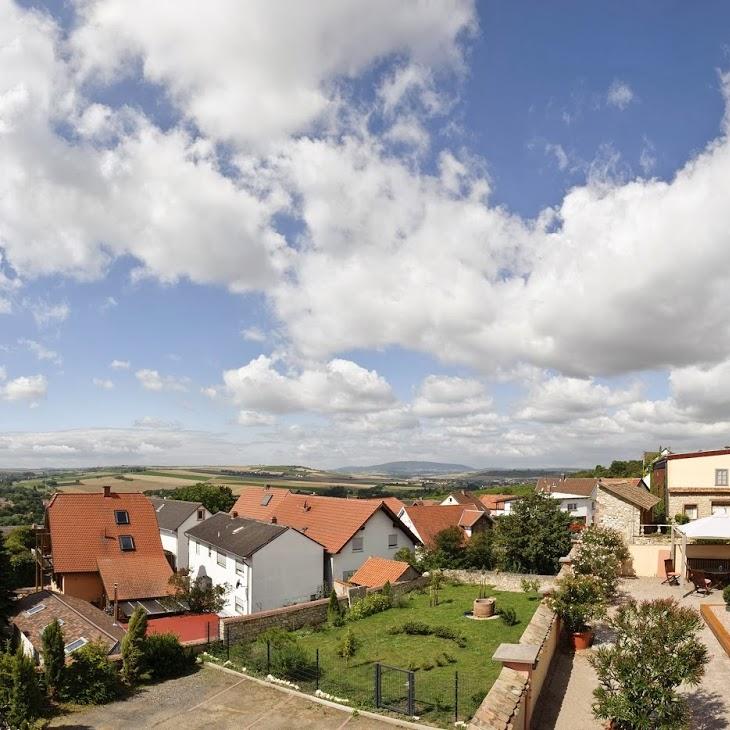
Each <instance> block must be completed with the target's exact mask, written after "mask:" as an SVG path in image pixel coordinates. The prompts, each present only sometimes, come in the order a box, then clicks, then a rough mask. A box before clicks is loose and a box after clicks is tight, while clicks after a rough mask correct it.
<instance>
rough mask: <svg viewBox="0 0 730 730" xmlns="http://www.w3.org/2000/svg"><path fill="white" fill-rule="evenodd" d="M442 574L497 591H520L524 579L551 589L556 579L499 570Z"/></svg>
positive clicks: (548, 576)
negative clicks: (482, 584)
mask: <svg viewBox="0 0 730 730" xmlns="http://www.w3.org/2000/svg"><path fill="white" fill-rule="evenodd" d="M442 572H443V574H444V575H445V576H446V577H447V578H452V579H455V580H459V581H461V582H462V583H473V584H475V585H479V584H480V583H486V584H487V585H490V586H494V587H495V588H496V589H497V590H498V591H521V590H522V580H523V579H525V578H527V579H532V580H536V581H537V582H538V583H539V584H540V588H551V587H552V585H553V584H554V583H555V578H556V576H554V575H533V574H532V573H503V572H501V571H499V570H444V571H442Z"/></svg>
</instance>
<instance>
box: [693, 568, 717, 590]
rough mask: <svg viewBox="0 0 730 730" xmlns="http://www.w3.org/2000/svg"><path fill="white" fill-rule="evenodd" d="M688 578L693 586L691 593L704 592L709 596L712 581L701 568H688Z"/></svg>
mask: <svg viewBox="0 0 730 730" xmlns="http://www.w3.org/2000/svg"><path fill="white" fill-rule="evenodd" d="M689 579H690V582H691V583H692V585H693V586H694V587H695V589H694V591H692V593H704V594H705V595H706V596H709V595H710V593H711V592H712V590H711V589H712V581H711V580H710V579H709V578H708V577H707V576H706V575H705V573H704V571H702V570H690V572H689Z"/></svg>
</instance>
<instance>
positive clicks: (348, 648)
mask: <svg viewBox="0 0 730 730" xmlns="http://www.w3.org/2000/svg"><path fill="white" fill-rule="evenodd" d="M360 644H361V642H360V640H359V639H358V638H357V636H355V632H354V631H353V630H352V629H348V630H347V631H345V635H344V636H343V637H342V640H341V641H340V646H339V648H338V649H337V653H338V654H339V655H340V656H341V657H342V658H343V659H344V660H345V662H346V663H347V664H349V663H350V659H352V657H354V656H355V654H356V653H357V650H358V649H359V648H360Z"/></svg>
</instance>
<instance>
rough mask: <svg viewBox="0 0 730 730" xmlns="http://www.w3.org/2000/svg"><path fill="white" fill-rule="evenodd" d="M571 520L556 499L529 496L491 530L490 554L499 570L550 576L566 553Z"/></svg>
mask: <svg viewBox="0 0 730 730" xmlns="http://www.w3.org/2000/svg"><path fill="white" fill-rule="evenodd" d="M571 521H572V518H571V516H570V515H569V514H568V513H567V512H563V511H562V510H561V509H560V503H559V502H558V501H557V500H556V499H552V498H551V497H546V496H543V495H541V494H536V493H535V494H531V495H529V496H527V497H523V498H522V499H520V500H518V501H517V502H516V503H515V504H514V505H513V507H512V511H511V512H510V514H508V515H503V516H502V517H500V518H499V519H498V520H497V521H496V524H495V526H494V528H493V530H494V551H495V557H496V559H497V563H498V565H499V567H500V568H502V569H503V570H512V571H516V572H518V573H540V574H545V575H548V574H550V575H552V574H555V573H557V572H558V568H559V566H560V563H559V560H560V558H561V557H563V556H564V555H567V554H568V551H569V550H570V545H571V540H570V532H569V531H568V527H569V525H570V523H571Z"/></svg>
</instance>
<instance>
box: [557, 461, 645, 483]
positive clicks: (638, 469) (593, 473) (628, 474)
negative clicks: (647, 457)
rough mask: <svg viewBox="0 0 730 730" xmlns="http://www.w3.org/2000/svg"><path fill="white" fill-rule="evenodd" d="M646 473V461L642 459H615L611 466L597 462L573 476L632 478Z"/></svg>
mask: <svg viewBox="0 0 730 730" xmlns="http://www.w3.org/2000/svg"><path fill="white" fill-rule="evenodd" d="M643 475H644V462H643V461H642V460H641V459H630V460H629V461H621V460H618V459H616V460H614V461H612V462H611V466H601V464H597V465H596V466H595V468H593V469H583V470H582V471H576V472H573V473H572V474H571V475H570V476H572V477H596V478H598V477H606V478H614V477H616V478H627V479H629V478H632V477H637V478H638V477H641V476H643Z"/></svg>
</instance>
